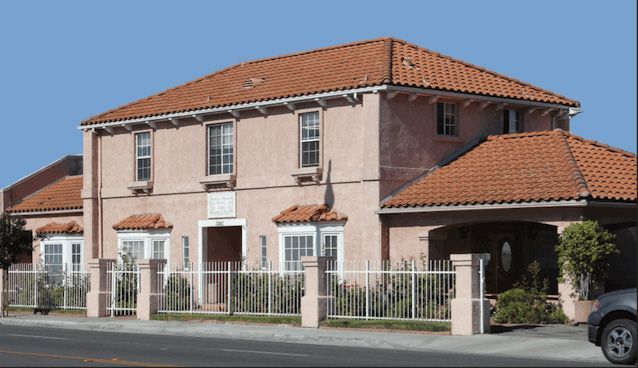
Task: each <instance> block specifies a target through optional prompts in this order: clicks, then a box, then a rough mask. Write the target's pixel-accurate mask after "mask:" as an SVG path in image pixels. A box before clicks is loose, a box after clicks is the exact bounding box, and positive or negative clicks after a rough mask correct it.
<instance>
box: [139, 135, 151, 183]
mask: <svg viewBox="0 0 638 368" xmlns="http://www.w3.org/2000/svg"><path fill="white" fill-rule="evenodd" d="M135 180H137V181H147V180H151V133H150V132H142V133H137V134H135Z"/></svg>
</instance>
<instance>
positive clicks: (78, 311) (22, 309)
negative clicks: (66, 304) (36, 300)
mask: <svg viewBox="0 0 638 368" xmlns="http://www.w3.org/2000/svg"><path fill="white" fill-rule="evenodd" d="M33 309H34V308H31V307H8V308H7V311H9V312H14V313H33ZM38 313H40V312H38ZM49 314H70V315H82V316H86V310H84V309H50V310H49Z"/></svg>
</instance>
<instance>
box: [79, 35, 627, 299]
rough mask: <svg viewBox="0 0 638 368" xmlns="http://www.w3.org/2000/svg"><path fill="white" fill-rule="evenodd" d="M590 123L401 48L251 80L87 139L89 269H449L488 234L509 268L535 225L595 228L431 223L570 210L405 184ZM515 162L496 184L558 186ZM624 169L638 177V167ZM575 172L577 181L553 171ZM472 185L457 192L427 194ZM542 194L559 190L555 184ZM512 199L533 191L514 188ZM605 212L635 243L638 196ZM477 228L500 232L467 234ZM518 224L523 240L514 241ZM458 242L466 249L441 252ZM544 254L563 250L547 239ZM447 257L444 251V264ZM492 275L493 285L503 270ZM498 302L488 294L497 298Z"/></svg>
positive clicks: (131, 117)
mask: <svg viewBox="0 0 638 368" xmlns="http://www.w3.org/2000/svg"><path fill="white" fill-rule="evenodd" d="M578 111H579V103H578V101H575V100H572V99H569V98H566V97H563V96H561V95H558V94H556V93H553V92H550V91H546V90H543V89H541V88H538V87H535V86H532V85H530V84H528V83H524V82H521V81H519V80H516V79H513V78H509V77H507V76H504V75H501V74H498V73H495V72H492V71H489V70H486V69H484V68H481V67H478V66H474V65H471V64H468V63H465V62H463V61H459V60H456V59H453V58H450V57H448V56H444V55H441V54H439V53H436V52H433V51H430V50H427V49H424V48H421V47H419V46H416V45H413V44H410V43H407V42H405V41H401V40H397V39H392V38H382V39H375V40H369V41H362V42H356V43H352V44H347V45H340V46H334V47H328V48H323V49H318V50H312V51H307V52H301V53H296V54H291V55H284V56H279V57H273V58H268V59H262V60H256V61H250V62H245V63H241V64H238V65H235V66H231V67H229V68H226V69H223V70H221V71H218V72H215V73H213V74H210V75H207V76H204V77H202V78H200V79H197V80H194V81H192V82H188V83H186V84H183V85H180V86H177V87H175V88H172V89H169V90H166V91H164V92H161V93H159V94H156V95H153V96H150V97H148V98H144V99H140V100H138V101H135V102H132V103H130V104H127V105H124V106H121V107H118V108H115V109H113V110H110V111H107V112H105V113H102V114H99V115H96V116H94V117H91V118H89V119H87V120H85V121H83V122H82V123H81V126H80V129H82V130H83V132H84V133H83V137H84V138H83V139H84V170H83V172H84V174H83V178H84V186H83V190H82V198H83V210H84V218H83V221H84V239H85V242H84V244H85V252H86V254H87V255H90V257H92V258H116V257H117V256H118V251H119V250H121V249H124V248H126V249H127V250H128V251H130V252H131V253H132V254H133V255H135V256H136V257H138V258H139V257H142V258H153V257H159V258H167V259H168V260H169V264H170V267H175V266H177V265H182V264H185V263H188V262H205V261H231V260H240V259H241V258H242V257H243V258H245V259H247V260H248V261H249V262H251V263H257V262H260V263H264V262H285V265H286V267H289V268H292V267H296V266H297V263H296V262H297V261H299V258H300V257H301V256H303V255H320V254H327V255H334V256H336V257H337V258H339V259H370V260H379V259H391V258H393V259H397V258H410V257H415V258H416V257H418V256H420V255H424V256H426V257H430V258H435V257H447V256H448V255H449V253H450V249H454V247H455V246H457V247H459V249H460V248H461V247H463V246H462V244H465V243H468V240H465V239H466V238H467V237H468V234H470V233H472V232H473V233H474V234H478V233H480V232H481V231H483V232H486V231H487V232H489V231H493V233H494V234H496V235H494V236H492V237H489V236H487V235H486V234H483V235H482V236H483V238H484V239H488V238H489V239H492V240H490V241H493V242H495V243H494V244H493V245H491V244H490V245H489V246H487V245H485V246H481V247H479V248H481V249H478V248H477V249H476V250H481V251H489V252H494V253H495V255H494V257H493V259H495V260H497V261H496V262H494V264H495V265H496V266H495V267H499V266H498V265H499V263H498V260H499V259H500V257H501V253H502V251H501V249H500V247H501V245H502V244H500V243H499V242H501V240H503V238H502V237H500V236H498V234H500V233H503V232H505V233H507V234H509V235H508V237H507V239H508V240H507V241H508V245H509V247H510V251H511V250H512V248H513V249H515V250H516V249H518V247H519V245H516V244H513V243H517V242H518V243H521V244H522V243H523V241H522V240H521V239H522V238H521V239H519V237H523V235H524V234H525V231H527V232H528V233H534V234H538V233H542V231H543V230H544V229H545V228H541V229H536V228H535V227H534V226H528V225H524V224H523V223H525V224H527V223H530V222H537V223H545V221H544V220H543V216H550V217H551V219H550V220H551V221H554V222H552V223H551V224H550V225H551V226H554V227H553V228H552V231H553V234H554V236H555V235H556V233H557V230H556V229H557V228H556V226H562V225H561V224H564V223H570V222H574V221H578V220H579V219H581V218H582V212H579V213H577V214H573V213H570V214H569V216H567V215H565V216H563V212H562V211H568V212H569V211H570V210H573V209H566V208H567V207H557V206H554V207H553V210H544V211H545V212H543V211H541V212H534V216H531V215H530V216H528V217H525V216H518V217H517V214H518V213H517V212H516V211H517V208H518V207H516V206H510V207H507V206H505V207H503V206H501V207H502V208H499V207H494V208H492V209H488V208H482V210H484V211H488V212H482V213H481V215H480V216H479V217H472V216H471V215H468V213H469V212H467V211H468V208H466V207H463V208H456V209H457V210H463V211H465V212H463V213H462V215H463V216H460V215H459V216H460V217H458V219H459V221H456V220H455V216H454V213H453V212H446V213H445V215H442V212H440V213H438V214H436V213H435V214H424V213H425V212H427V211H428V208H431V207H432V206H440V205H442V204H443V205H446V206H448V207H449V206H453V205H460V206H467V204H468V203H478V202H480V203H481V204H482V203H483V202H481V201H483V200H485V201H487V202H490V201H492V202H498V203H505V202H508V201H510V200H511V201H514V202H525V203H528V204H527V205H526V208H522V211H528V212H529V211H533V210H531V209H530V208H532V207H539V208H548V206H547V203H546V202H547V201H550V202H551V201H554V202H556V201H560V200H561V198H553V197H552V196H551V195H550V196H549V198H544V197H542V196H541V197H534V196H527V197H525V196H522V197H521V196H519V197H520V198H519V197H516V196H513V197H512V196H510V197H508V195H507V194H505V195H502V196H500V197H499V198H497V199H495V200H492V199H490V198H487V199H485V198H483V199H481V200H479V201H478V202H477V201H473V200H472V199H471V198H469V199H468V198H465V197H463V195H464V194H461V196H460V197H455V198H452V199H451V200H448V201H447V202H446V201H438V202H437V201H430V202H428V201H421V202H419V201H418V200H414V198H411V200H412V202H410V201H409V200H406V201H404V202H400V201H399V200H395V202H392V201H393V198H394V197H396V196H397V195H398V196H399V198H404V197H405V196H404V197H401V195H402V194H401V193H403V192H404V191H405V190H406V188H407V184H410V183H412V182H413V181H414V180H415V179H418V178H421V177H422V176H424V175H425V176H426V177H427V176H428V175H429V173H431V172H432V171H433V169H434V168H437V167H440V166H444V165H448V164H450V163H455V162H456V161H457V160H458V158H459V157H464V154H466V153H467V152H471V151H473V149H478V148H480V147H481V146H482V145H483V143H481V142H483V140H484V139H485V138H486V137H487V136H494V135H502V134H514V135H515V136H516V134H515V133H521V132H535V131H538V132H544V133H542V134H541V135H550V136H551V135H552V134H563V133H552V132H550V131H553V130H555V129H561V130H562V131H569V127H570V118H571V117H572V116H573V115H574V114H576V113H578ZM492 141H494V139H492V140H491V141H489V142H492ZM514 141H515V142H519V143H518V144H520V145H523V146H525V145H527V143H528V142H529V141H525V140H523V139H519V140H514ZM499 142H500V141H499ZM508 142H510V141H508ZM497 143H498V142H497ZM538 146H539V147H544V146H543V144H542V142H541V143H540V144H539V145H538ZM517 147H518V146H517ZM556 149H557V150H559V151H560V150H563V151H564V150H565V149H566V148H565V147H563V148H560V147H558V148H556ZM509 152H518V151H517V148H515V147H512V149H511V150H500V151H497V155H499V157H500V158H501V160H495V161H494V162H495V163H498V165H500V166H499V167H496V168H495V171H496V174H494V173H493V175H498V172H499V170H500V168H501V167H504V166H506V167H507V169H508V170H510V171H511V170H512V166H514V169H513V170H514V171H515V172H525V173H527V174H526V175H529V176H530V177H534V176H535V175H549V174H552V172H550V171H547V172H543V171H542V170H541V171H538V170H537V171H533V170H532V171H530V170H527V171H525V170H523V171H516V165H519V164H522V163H524V161H525V157H524V155H523V156H516V157H514V158H512V159H508V157H509V156H508V154H509ZM532 154H533V152H532ZM551 156H552V152H549V153H547V156H546V157H551ZM621 156H622V157H624V158H626V159H627V160H629V161H630V162H634V163H635V155H632V154H628V153H623V154H621ZM614 157H615V156H614ZM481 159H483V160H490V156H489V155H488V156H482V158H481ZM610 159H614V158H610ZM572 161H573V160H572ZM570 162H571V161H570ZM522 167H523V166H521V168H522ZM538 167H541V168H542V167H544V164H543V162H541V163H540V164H539V166H538ZM623 167H624V166H623ZM563 169H564V170H568V171H569V170H572V169H573V167H571V169H570V166H560V165H559V167H558V168H557V169H556V170H558V171H557V172H559V173H562V172H564V171H561V170H563ZM627 170H628V171H627ZM627 170H625V171H626V172H623V173H621V175H623V178H624V179H623V180H624V181H623V183H625V184H624V185H625V186H626V185H630V184H626V183H628V182H630V181H631V177H632V175H633V177H635V167H634V168H633V171H632V169H631V167H630V168H629V169H627ZM434 171H436V170H434ZM572 171H573V170H572ZM572 171H569V172H570V173H569V175H576V174H574V173H572ZM471 178H472V177H470V180H471ZM474 178H475V177H474ZM626 178H629V179H628V180H625V179H626ZM517 180H520V181H523V182H525V181H526V179H525V178H518V179H517ZM578 180H579V179H578ZM467 184H469V183H466V182H455V181H454V180H451V181H450V180H447V181H442V182H441V184H440V186H439V187H437V186H436V185H434V186H432V187H427V189H426V191H429V193H436V192H441V191H445V190H446V188H449V186H451V185H452V186H454V185H458V186H465V185H467ZM475 184H476V183H475ZM541 184H543V183H541ZM533 185H537V184H533ZM544 185H548V188H547V190H550V189H551V188H550V187H549V186H552V185H553V183H552V182H551V181H550V182H546V183H545V184H544ZM579 185H580V184H579ZM633 185H634V186H635V180H634V184H633ZM500 188H501V189H502V191H504V192H508V191H510V189H511V188H513V189H511V190H513V191H517V190H518V191H520V188H519V187H516V186H512V187H511V188H510V186H508V184H507V181H504V182H503V183H502V185H501V186H500ZM517 188H518V189H517ZM570 188H571V187H570ZM575 188H580V187H578V185H576V187H575ZM501 189H498V188H497V190H496V191H497V192H498V190H501ZM625 189H626V188H625ZM629 189H631V188H629ZM567 190H571V189H569V188H568V189H567ZM625 192H627V191H625ZM629 192H630V190H629ZM397 193H398V194H397ZM417 193H418V191H417ZM579 193H580V192H579ZM582 193H585V191H583V192H582ZM582 193H581V194H582ZM488 194H489V193H488ZM501 194H502V193H501ZM468 195H470V196H471V195H473V194H472V192H469V194H468ZM583 195H584V197H582V199H583V200H587V198H589V197H587V196H586V195H585V194H583ZM488 197H489V195H488ZM568 197H569V196H566V197H565V198H568ZM459 198H460V199H459ZM578 198H581V197H578ZM578 198H577V199H578ZM404 199H405V198H404ZM568 200H574V199H573V198H571V197H570V198H568ZM599 202H600V203H602V202H605V201H602V202H601V201H599ZM600 203H599V205H600ZM605 203H607V204H610V203H611V204H613V205H614V206H615V207H613V206H611V205H610V206H608V207H609V208H607V207H605V210H608V211H612V212H613V211H615V210H614V209H613V208H615V209H616V211H617V210H618V209H619V208H620V209H621V210H623V211H625V212H623V213H622V214H619V215H618V216H616V217H614V218H616V220H617V221H616V220H614V221H612V222H613V223H615V224H618V223H622V224H624V225H625V226H624V227H627V225H631V226H634V227H633V234H635V223H634V224H633V225H632V224H631V220H630V217H627V216H628V213H627V212H626V210H627V209H630V208H635V190H634V195H633V197H631V195H629V196H628V195H623V196H616V197H614V196H612V197H610V198H609V200H608V201H606V202H605ZM632 206H634V207H632ZM417 207H418V208H417ZM612 207H613V208H612ZM406 208H412V209H413V210H412V211H410V210H408V209H406ZM415 208H417V210H415ZM448 209H450V208H448ZM494 211H501V212H497V213H498V214H499V215H498V216H494V215H493V214H494V213H495V212H494ZM512 211H514V212H515V214H512ZM572 212H573V211H572ZM415 213H416V214H415ZM476 214H478V212H476ZM500 214H502V215H500ZM428 216H429V217H428ZM539 216H540V217H539ZM612 217H613V216H612ZM481 218H483V219H485V220H486V221H488V222H490V225H489V226H478V227H477V228H476V229H475V230H472V228H470V227H467V226H460V224H461V223H462V224H466V225H467V224H474V225H476V224H479V223H481V222H482V221H481ZM507 218H510V219H511V220H512V221H513V222H515V223H514V224H512V223H508V224H503V221H505V220H506V219H507ZM433 219H434V220H433ZM550 220H548V221H547V223H550V222H551V221H550ZM560 221H563V222H561V223H560V224H559V222H560ZM474 225H472V226H474ZM446 226H447V228H446V229H445V231H440V232H438V233H431V232H432V231H434V230H435V229H437V228H444V227H446ZM631 226H629V227H631ZM490 228H491V229H492V230H489V229H490ZM452 229H455V230H454V231H448V230H452ZM459 229H461V230H459ZM517 234H518V235H517ZM521 234H523V235H521ZM519 235H520V236H519ZM470 236H471V235H470ZM535 236H536V235H535ZM633 236H634V237H635V235H633ZM457 237H458V238H459V239H458V241H457V242H456V243H455V244H452V245H450V244H446V243H445V240H446V239H450V241H451V240H453V239H456V238H457ZM483 238H482V239H483ZM544 239H546V240H547V239H549V240H547V242H553V240H552V236H547V237H545V238H544ZM436 240H440V242H439V243H438V244H439V246H440V247H447V248H446V249H435V248H436V244H437V243H436ZM477 241H478V240H477ZM497 243H499V244H497ZM468 244H469V243H468ZM473 244H474V243H473ZM477 244H478V243H477ZM530 244H531V243H530ZM548 244H549V243H548ZM548 244H544V245H543V246H544V248H543V252H545V253H547V249H545V248H547V246H548ZM526 246H533V245H526ZM433 247H434V248H433ZM472 249H473V248H472ZM472 249H470V248H468V249H465V248H464V249H463V251H470V250H472ZM633 251H635V249H634V250H633ZM549 252H550V253H551V252H553V248H552V249H550V250H549ZM541 253H542V252H538V254H541ZM503 254H504V253H503ZM530 254H531V253H530ZM505 256H507V254H505ZM540 256H542V257H550V258H551V256H548V255H544V256H543V255H540ZM90 257H89V258H90ZM517 257H518V256H517ZM530 257H532V258H533V257H534V256H533V255H532V256H530ZM515 259H516V260H517V261H516V262H517V263H516V265H517V267H519V269H518V270H516V272H509V270H508V272H506V273H503V274H502V275H501V276H500V277H502V278H506V279H507V280H508V281H507V282H506V284H511V280H512V279H513V278H514V277H515V276H516V275H517V274H518V273H519V272H520V269H522V268H524V266H523V262H525V261H528V260H529V259H526V260H520V262H519V261H518V259H519V258H515ZM507 262H510V265H511V260H510V261H507ZM548 262H550V263H551V260H550V261H548ZM518 263H521V264H520V265H519V264H518ZM552 267H553V268H554V269H555V268H556V267H555V261H554V265H553V266H552ZM550 268H551V267H550ZM493 272H494V274H493V276H492V277H498V276H497V274H498V270H497V269H496V268H495V269H494V271H493ZM494 285H495V286H494V287H493V288H492V287H490V288H491V291H493V292H498V291H500V290H501V288H500V287H497V286H496V285H497V284H496V283H494Z"/></svg>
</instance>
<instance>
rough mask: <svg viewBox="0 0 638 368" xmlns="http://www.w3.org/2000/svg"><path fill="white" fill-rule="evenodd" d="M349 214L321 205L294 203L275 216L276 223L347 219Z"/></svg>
mask: <svg viewBox="0 0 638 368" xmlns="http://www.w3.org/2000/svg"><path fill="white" fill-rule="evenodd" d="M347 219H348V216H346V215H344V214H341V213H339V212H337V211H335V210H334V209H329V208H328V206H326V205H325V204H321V205H294V206H291V207H289V208H287V209H285V210H283V211H282V212H281V213H280V214H279V215H277V216H275V217H273V219H272V220H273V222H275V223H296V222H322V221H346V220H347Z"/></svg>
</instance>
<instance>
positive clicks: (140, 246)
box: [117, 231, 170, 262]
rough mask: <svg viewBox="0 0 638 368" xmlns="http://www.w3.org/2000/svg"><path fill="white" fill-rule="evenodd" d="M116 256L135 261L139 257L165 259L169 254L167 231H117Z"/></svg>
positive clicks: (122, 259) (120, 258)
mask: <svg viewBox="0 0 638 368" xmlns="http://www.w3.org/2000/svg"><path fill="white" fill-rule="evenodd" d="M117 237H118V258H119V260H120V261H127V260H129V261H132V262H137V261H138V260H140V259H166V260H167V261H168V259H169V255H170V234H169V233H168V232H165V231H162V232H140V231H131V232H118V234H117Z"/></svg>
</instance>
